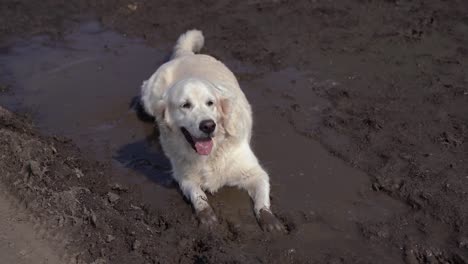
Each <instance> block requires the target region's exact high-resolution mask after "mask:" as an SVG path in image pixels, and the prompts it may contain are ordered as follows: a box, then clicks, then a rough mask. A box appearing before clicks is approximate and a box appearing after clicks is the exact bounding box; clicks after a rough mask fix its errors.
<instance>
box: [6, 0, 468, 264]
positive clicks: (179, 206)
mask: <svg viewBox="0 0 468 264" xmlns="http://www.w3.org/2000/svg"><path fill="white" fill-rule="evenodd" d="M90 20H92V21H98V22H99V23H100V24H102V27H103V28H101V26H96V25H95V24H93V23H91V24H89V23H88V24H83V23H85V22H86V21H90ZM83 25H84V26H83ZM189 28H199V29H202V30H203V32H204V34H205V38H206V46H205V48H204V49H203V52H204V53H207V54H212V55H214V56H215V57H217V58H219V59H220V60H222V61H224V62H226V63H227V64H228V66H229V67H230V68H232V69H233V71H234V72H235V74H236V76H238V78H239V80H240V83H241V86H242V87H243V89H244V90H245V92H246V94H247V97H248V98H249V101H250V102H251V104H252V105H253V107H254V112H255V120H256V124H255V127H254V140H253V142H254V148H255V149H256V152H257V153H258V156H259V158H260V160H261V161H262V162H263V163H264V165H265V167H266V168H267V169H268V171H270V173H271V178H272V186H273V188H272V189H273V190H272V196H273V201H272V203H273V208H274V210H275V211H276V212H277V214H278V216H279V217H280V218H281V219H282V221H284V222H285V224H286V226H287V228H288V234H285V235H278V234H267V233H263V232H261V231H260V230H259V228H258V225H257V224H256V222H255V219H254V217H253V216H252V212H251V209H250V204H249V200H248V197H247V196H246V195H245V193H242V192H239V191H237V190H231V189H227V190H223V191H222V192H221V193H219V194H216V195H214V196H213V197H210V200H211V199H212V200H213V202H212V203H213V204H214V208H215V211H216V213H217V214H218V215H219V216H220V219H221V223H220V224H219V226H217V228H216V229H215V230H214V231H207V230H203V229H200V228H199V227H198V225H197V222H196V220H195V218H194V217H193V214H192V212H191V209H190V206H189V205H188V203H186V202H184V201H183V199H182V197H181V195H180V193H179V192H178V191H177V188H176V186H174V184H173V183H172V182H171V181H170V178H169V177H168V175H167V170H168V169H169V168H168V167H167V161H166V160H165V158H164V156H163V155H162V154H161V152H160V149H158V146H157V138H155V136H154V135H153V134H152V125H151V124H149V123H145V122H143V121H141V120H139V119H138V118H137V117H136V115H135V112H134V111H131V109H130V110H129V103H130V102H131V100H132V98H133V97H134V96H135V95H137V94H138V85H139V84H140V83H141V81H142V80H144V79H145V78H147V76H149V74H151V72H152V71H154V70H155V69H156V67H157V66H158V64H160V63H162V62H163V61H164V58H165V56H166V55H167V52H168V51H170V49H171V46H172V45H173V43H174V41H175V39H176V38H177V36H178V35H179V34H180V33H181V32H184V31H185V30H187V29H189ZM76 32H78V33H76ZM115 32H119V34H117V33H115ZM44 35H47V36H48V37H44ZM63 43H65V44H63ZM467 47H468V2H466V1H462V0H453V1H442V0H427V1H423V0H420V1H391V0H385V1H371V0H369V1H363V0H337V1H328V0H327V1H325V0H323V1H320V0H317V1H305V0H296V1H281V0H272V1H262V0H247V1H208V0H203V1H198V2H197V3H196V4H195V3H190V4H188V3H187V1H154V0H153V1H123V0H122V1H121V0H116V1H110V0H100V1H74V0H72V1H58V0H45V1H42V2H41V3H40V4H38V2H37V1H26V0H25V1H18V0H4V1H2V2H1V3H0V103H1V104H2V105H3V106H4V107H6V108H8V109H10V110H12V111H14V112H17V113H18V114H11V113H10V112H9V111H7V110H4V109H0V170H1V182H2V184H3V186H4V187H2V188H3V189H5V190H8V192H9V195H11V196H13V197H15V199H16V200H17V201H18V203H19V204H20V205H21V207H22V208H24V209H25V210H26V211H27V212H28V214H30V216H28V218H30V219H29V220H28V221H30V222H31V223H36V226H39V228H38V229H40V230H42V232H43V233H44V231H43V230H47V231H45V233H46V235H44V236H45V237H48V238H49V242H47V243H45V242H44V241H42V240H41V241H40V242H37V241H36V242H34V243H36V244H37V245H38V246H34V245H35V244H34V243H33V244H34V245H33V246H31V247H32V248H39V249H41V250H43V251H41V252H43V253H44V252H46V254H45V255H42V257H43V258H47V256H51V257H50V258H55V257H56V256H55V255H54V254H53V253H51V251H49V248H55V250H56V252H60V254H59V253H56V255H61V257H62V258H63V259H65V260H66V261H71V262H73V263H96V264H97V263H409V264H416V263H468V220H467V219H468V203H467V202H466V201H468V143H467V139H468V70H467V69H468V68H467V66H468V65H467V64H468V56H467V55H468V49H467ZM83 50H84V51H83ZM83 52H84V53H83ZM102 54H107V55H102ZM85 55H86V56H85ZM152 56H154V57H152ZM88 58H89V60H88ZM96 58H97V59H96ZM82 59H86V60H82ZM65 66H66V67H65ZM46 73H47V74H46ZM108 80H111V81H108ZM97 84H99V85H97ZM44 87H52V88H48V89H45V88H44ZM62 87H68V88H62ZM59 88H60V89H59ZM97 88H100V90H99V89H97ZM64 89H65V90H64ZM110 89H115V93H114V94H112V95H111V96H109V98H108V97H105V95H107V94H109V91H111V90H110ZM64 91H65V92H64ZM78 91H79V92H78ZM63 93H66V94H67V95H69V94H71V95H72V97H73V99H74V101H75V104H70V105H67V108H65V107H64V105H62V104H60V102H61V101H60V100H57V99H63V98H64V96H65V95H64V94H63ZM89 94H92V95H95V96H94V97H92V96H88V95H89ZM103 98H104V100H103ZM62 109H66V111H63V110H62ZM91 128H92V129H91ZM1 204H2V203H0V205H1ZM5 208H10V207H8V206H7V207H5ZM5 210H7V209H5ZM8 210H9V209H8ZM2 221H3V220H2ZM37 223H39V224H37ZM11 224H12V225H16V224H17V223H15V220H12V223H11ZM23 224H24V225H28V224H27V223H23ZM32 225H33V224H31V226H32ZM31 226H29V227H25V228H26V229H27V230H29V229H28V228H31V230H32V229H35V230H37V227H36V228H32V227H31ZM1 232H2V229H0V233H1ZM5 237H6V239H8V236H5ZM22 239H23V242H24V241H26V242H27V241H29V240H30V239H31V240H32V239H33V238H32V237H31V238H30V239H29V238H28V237H27V236H26V238H22ZM4 240H5V239H4ZM3 244H4V241H3V242H2V243H0V250H1V251H0V254H13V253H8V251H3V249H2V245H3ZM10 250H11V249H10ZM18 250H19V251H21V249H18ZM18 250H16V251H18ZM13 251H15V249H13ZM17 253H18V252H17ZM47 254H51V255H47ZM37 258H39V257H37ZM65 260H64V261H65ZM25 263H27V262H25ZM32 263H37V262H32ZM50 263H53V262H52V261H51V262H50Z"/></svg>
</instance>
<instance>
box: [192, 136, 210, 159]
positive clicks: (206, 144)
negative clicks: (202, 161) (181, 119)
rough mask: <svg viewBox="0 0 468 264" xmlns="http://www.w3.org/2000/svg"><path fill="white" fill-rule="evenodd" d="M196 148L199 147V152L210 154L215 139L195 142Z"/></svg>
mask: <svg viewBox="0 0 468 264" xmlns="http://www.w3.org/2000/svg"><path fill="white" fill-rule="evenodd" d="M195 148H196V149H197V153H198V154H200V155H209V154H210V153H211V149H212V148H213V141H212V140H211V139H210V140H204V141H198V142H195Z"/></svg>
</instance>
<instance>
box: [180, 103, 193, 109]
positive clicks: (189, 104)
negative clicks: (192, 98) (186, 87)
mask: <svg viewBox="0 0 468 264" xmlns="http://www.w3.org/2000/svg"><path fill="white" fill-rule="evenodd" d="M191 107H192V104H191V103H190V102H186V103H184V104H183V105H182V108H185V109H189V108H191Z"/></svg>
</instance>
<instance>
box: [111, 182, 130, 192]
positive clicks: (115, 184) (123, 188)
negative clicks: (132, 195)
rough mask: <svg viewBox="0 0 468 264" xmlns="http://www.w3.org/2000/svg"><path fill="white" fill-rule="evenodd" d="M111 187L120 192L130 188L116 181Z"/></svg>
mask: <svg viewBox="0 0 468 264" xmlns="http://www.w3.org/2000/svg"><path fill="white" fill-rule="evenodd" d="M111 189H112V190H114V191H119V192H126V191H128V188H127V187H124V186H122V185H120V184H118V183H114V184H112V185H111Z"/></svg>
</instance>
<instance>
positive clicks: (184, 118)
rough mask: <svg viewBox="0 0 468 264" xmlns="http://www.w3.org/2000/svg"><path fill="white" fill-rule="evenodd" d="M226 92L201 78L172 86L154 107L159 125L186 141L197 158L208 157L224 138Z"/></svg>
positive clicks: (227, 107) (229, 98)
mask: <svg viewBox="0 0 468 264" xmlns="http://www.w3.org/2000/svg"><path fill="white" fill-rule="evenodd" d="M231 100H232V98H231V96H230V94H229V92H228V91H227V90H226V89H224V88H223V87H220V86H215V85H214V84H212V83H210V82H208V81H205V80H200V79H193V78H190V79H185V80H182V81H179V82H178V83H176V84H175V85H174V86H172V87H171V88H170V89H168V91H167V92H166V94H165V95H164V97H163V99H162V100H160V101H159V102H158V104H157V115H159V118H158V117H157V119H158V122H160V123H161V122H162V125H164V126H166V127H167V128H168V130H169V133H174V134H175V136H180V137H183V138H185V140H186V141H187V143H188V144H189V145H190V146H191V147H192V148H193V150H194V151H196V153H198V154H199V155H209V154H210V153H211V152H212V150H213V148H214V145H216V143H219V140H222V139H224V138H225V133H226V128H225V122H224V121H225V120H226V119H227V118H228V115H229V110H230V109H229V108H230V103H231Z"/></svg>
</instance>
